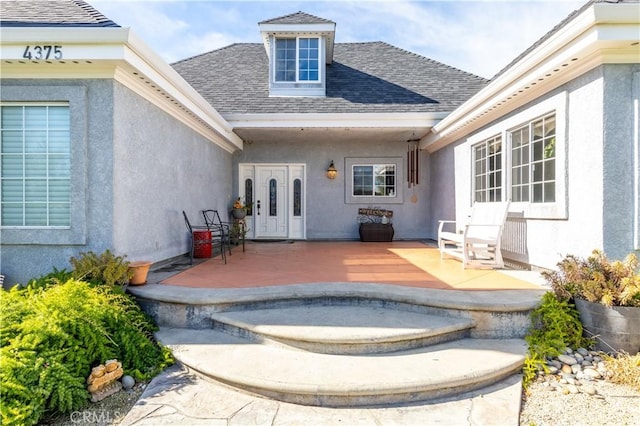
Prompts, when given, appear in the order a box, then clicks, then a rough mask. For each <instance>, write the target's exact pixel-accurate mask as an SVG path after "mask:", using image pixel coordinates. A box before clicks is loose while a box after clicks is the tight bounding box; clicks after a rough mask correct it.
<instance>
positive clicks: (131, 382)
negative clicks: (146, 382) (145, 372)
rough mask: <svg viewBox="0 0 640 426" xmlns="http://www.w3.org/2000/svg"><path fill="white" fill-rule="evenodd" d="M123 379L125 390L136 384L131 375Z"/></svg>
mask: <svg viewBox="0 0 640 426" xmlns="http://www.w3.org/2000/svg"><path fill="white" fill-rule="evenodd" d="M121 381H122V387H124V389H125V390H129V389H132V388H133V386H134V385H135V384H136V381H135V380H134V378H133V377H131V376H123V377H122V379H121Z"/></svg>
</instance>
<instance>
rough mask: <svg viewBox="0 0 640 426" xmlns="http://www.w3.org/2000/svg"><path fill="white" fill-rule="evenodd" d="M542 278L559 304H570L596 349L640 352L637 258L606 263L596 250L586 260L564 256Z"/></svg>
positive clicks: (630, 256) (604, 257) (639, 295)
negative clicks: (594, 340)
mask: <svg viewBox="0 0 640 426" xmlns="http://www.w3.org/2000/svg"><path fill="white" fill-rule="evenodd" d="M542 275H543V277H544V278H545V280H546V281H547V283H548V284H550V285H551V287H552V288H553V290H554V292H555V293H556V295H557V296H558V297H559V298H560V299H562V300H571V299H572V300H573V301H574V302H575V305H576V309H577V310H578V312H579V313H580V321H581V322H582V325H583V326H584V330H585V332H586V333H587V334H590V336H588V337H594V338H595V339H596V349H598V350H602V351H606V352H611V351H625V352H628V353H630V354H635V353H637V352H640V275H639V274H638V258H637V256H636V255H635V254H634V253H631V254H629V255H628V256H627V257H626V258H625V259H624V260H623V261H620V260H616V261H610V260H609V259H608V258H607V257H606V256H605V254H604V253H603V252H602V251H600V250H594V251H593V252H592V254H591V255H590V256H589V257H588V258H586V259H583V258H579V257H577V256H573V255H568V256H565V257H564V259H562V260H561V261H560V262H559V263H558V270H556V271H550V272H543V273H542Z"/></svg>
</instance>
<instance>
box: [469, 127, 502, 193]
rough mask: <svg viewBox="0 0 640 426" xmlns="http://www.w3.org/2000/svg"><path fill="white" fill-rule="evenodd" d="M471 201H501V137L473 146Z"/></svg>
mask: <svg viewBox="0 0 640 426" xmlns="http://www.w3.org/2000/svg"><path fill="white" fill-rule="evenodd" d="M473 176H474V179H473V200H474V201H479V202H491V201H501V200H502V136H501V135H498V136H494V137H492V138H490V139H487V140H485V141H483V142H481V143H479V144H476V145H474V146H473Z"/></svg>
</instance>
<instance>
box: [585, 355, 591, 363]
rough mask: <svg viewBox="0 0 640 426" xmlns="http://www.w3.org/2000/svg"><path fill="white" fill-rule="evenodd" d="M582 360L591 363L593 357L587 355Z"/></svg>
mask: <svg viewBox="0 0 640 426" xmlns="http://www.w3.org/2000/svg"><path fill="white" fill-rule="evenodd" d="M584 360H585V361H589V362H592V361H593V357H592V356H591V355H587V356H585V357H584Z"/></svg>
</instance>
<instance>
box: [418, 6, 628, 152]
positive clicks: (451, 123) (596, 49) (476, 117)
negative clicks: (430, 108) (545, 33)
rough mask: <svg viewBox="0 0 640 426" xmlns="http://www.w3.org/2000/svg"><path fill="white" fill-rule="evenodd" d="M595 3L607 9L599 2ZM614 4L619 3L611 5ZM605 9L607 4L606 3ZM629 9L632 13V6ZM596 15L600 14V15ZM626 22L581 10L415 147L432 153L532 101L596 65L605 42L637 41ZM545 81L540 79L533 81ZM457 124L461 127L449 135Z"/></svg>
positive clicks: (617, 15)
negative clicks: (603, 21)
mask: <svg viewBox="0 0 640 426" xmlns="http://www.w3.org/2000/svg"><path fill="white" fill-rule="evenodd" d="M601 6H604V7H605V8H607V6H605V5H601ZM617 7H619V5H615V6H614V7H613V8H614V9H615V8H617ZM608 8H612V6H611V5H609V6H608ZM599 9H600V10H599V12H602V10H601V9H603V8H602V7H600V8H599ZM628 10H629V9H627V11H628ZM634 10H635V11H636V15H637V11H638V9H637V7H635V9H634ZM599 16H602V13H600V15H599ZM612 16H613V17H615V18H616V19H618V18H620V19H623V20H624V21H625V24H624V25H620V24H618V23H612V22H611V19H610V18H611V17H612ZM627 21H629V17H628V16H627V15H624V18H623V17H622V16H621V14H620V13H615V14H608V15H607V23H606V24H599V25H598V24H596V13H594V9H593V7H591V8H589V9H587V10H586V11H584V12H583V13H582V14H581V15H580V16H578V17H576V18H574V20H573V21H571V22H570V23H568V24H567V25H566V26H565V27H563V28H562V29H561V30H560V31H559V32H558V33H557V34H555V35H554V36H553V37H551V38H550V39H549V40H547V41H545V42H544V43H543V44H541V45H540V46H539V47H538V48H536V49H535V50H534V51H533V52H531V53H530V54H529V55H527V56H526V57H525V58H523V59H522V60H521V61H520V62H518V63H517V64H514V66H512V67H511V68H510V69H509V70H507V71H506V72H505V73H504V74H502V75H500V76H498V77H497V78H496V79H495V80H493V81H492V82H490V83H489V84H488V85H487V86H486V87H484V88H483V89H482V90H480V91H479V92H478V93H477V94H476V95H474V96H473V97H471V98H470V99H469V100H468V101H467V102H465V103H464V104H463V105H461V106H460V107H459V108H458V109H456V110H455V111H454V112H453V113H452V114H451V115H450V116H448V117H447V118H445V119H443V120H442V121H441V122H440V123H438V124H436V125H435V126H434V127H433V128H432V129H431V133H430V134H429V135H427V136H426V137H425V138H424V139H423V142H422V143H421V148H423V149H427V150H428V151H430V152H433V151H436V150H437V149H440V148H442V147H443V146H446V145H447V144H448V143H451V142H454V141H455V140H457V139H459V138H460V137H464V135H466V134H468V133H470V132H472V131H474V130H476V129H477V128H479V127H480V126H482V125H484V124H486V123H488V122H490V121H492V120H494V119H496V118H498V117H500V116H502V115H504V114H505V113H507V112H508V111H509V110H513V109H515V108H517V107H519V106H521V105H523V104H525V103H526V101H530V100H533V99H535V98H536V97H538V96H539V95H540V94H542V93H544V92H546V91H548V90H550V89H551V88H552V87H557V86H558V85H560V84H563V83H565V82H567V81H569V79H570V78H572V77H575V76H576V75H578V74H577V71H578V70H579V71H580V72H586V71H587V70H588V69H591V68H593V67H595V66H597V65H598V64H599V63H602V62H603V61H604V56H603V53H604V50H603V49H604V48H606V46H607V45H608V44H609V42H613V41H618V42H619V41H620V40H628V37H629V36H632V37H635V40H637V39H638V18H636V19H635V21H634V23H632V24H626V22H627ZM631 40H634V38H632V39H631ZM618 44H619V43H618ZM628 52H631V50H629V51H628ZM574 58H580V59H581V61H580V62H578V64H576V66H575V67H573V66H569V65H570V64H571V63H572V60H573V59H574ZM617 59H618V60H619V59H620V58H619V57H618V58H617ZM636 59H637V57H636ZM565 68H566V69H565ZM559 71H560V72H559ZM556 73H557V74H556ZM545 79H546V81H543V83H541V84H539V83H540V81H541V80H545ZM534 85H535V87H533V86H534ZM524 89H527V91H528V92H527V93H526V94H525V95H523V96H516V97H514V94H518V93H522V91H523V90H524ZM469 123H473V124H471V125H469ZM465 126H466V127H465ZM463 127H464V131H463V132H460V134H458V135H455V136H454V134H455V133H456V132H458V131H459V130H460V129H462V128H463Z"/></svg>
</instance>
